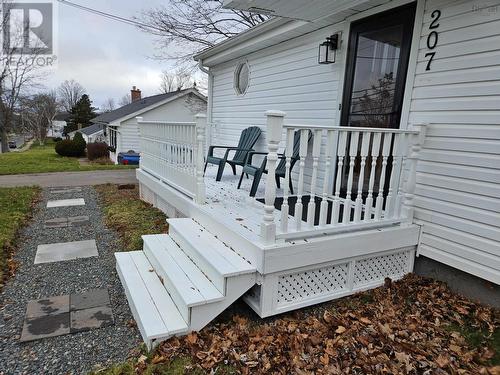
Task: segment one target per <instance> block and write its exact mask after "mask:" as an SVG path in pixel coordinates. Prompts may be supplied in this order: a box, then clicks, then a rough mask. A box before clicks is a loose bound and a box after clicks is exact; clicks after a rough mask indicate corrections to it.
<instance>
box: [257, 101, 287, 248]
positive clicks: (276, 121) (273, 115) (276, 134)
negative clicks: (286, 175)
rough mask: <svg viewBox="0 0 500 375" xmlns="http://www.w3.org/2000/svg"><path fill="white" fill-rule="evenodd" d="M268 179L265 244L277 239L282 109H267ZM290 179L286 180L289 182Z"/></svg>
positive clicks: (263, 222) (263, 225) (264, 222)
mask: <svg viewBox="0 0 500 375" xmlns="http://www.w3.org/2000/svg"><path fill="white" fill-rule="evenodd" d="M266 116H267V133H266V137H267V150H268V154H267V180H266V192H265V200H264V201H265V204H264V220H263V221H262V224H261V237H262V240H263V242H264V243H265V244H272V243H274V242H275V240H276V223H275V222H274V200H275V198H276V180H275V172H276V162H277V160H278V147H279V144H280V141H281V135H282V132H283V119H284V117H285V113H284V112H281V111H267V112H266ZM287 183H288V181H285V184H287Z"/></svg>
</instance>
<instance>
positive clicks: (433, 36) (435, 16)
mask: <svg viewBox="0 0 500 375" xmlns="http://www.w3.org/2000/svg"><path fill="white" fill-rule="evenodd" d="M440 17H441V11H440V10H437V9H436V10H435V11H433V12H432V13H431V18H432V22H431V24H430V25H429V30H431V32H430V33H429V35H427V49H428V50H430V51H431V52H427V53H426V54H425V57H428V58H429V60H428V61H427V68H425V70H431V63H432V60H434V56H436V51H434V49H435V48H436V46H437V44H438V39H439V34H438V32H437V31H436V29H437V28H439V23H438V21H439V18H440Z"/></svg>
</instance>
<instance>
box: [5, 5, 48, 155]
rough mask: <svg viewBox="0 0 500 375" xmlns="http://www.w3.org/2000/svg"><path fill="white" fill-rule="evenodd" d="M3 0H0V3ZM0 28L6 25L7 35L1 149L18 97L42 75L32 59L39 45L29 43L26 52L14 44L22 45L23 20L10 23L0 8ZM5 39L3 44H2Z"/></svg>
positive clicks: (6, 14) (13, 123)
mask: <svg viewBox="0 0 500 375" xmlns="http://www.w3.org/2000/svg"><path fill="white" fill-rule="evenodd" d="M4 3H7V1H0V5H2V4H4ZM0 17H1V19H0V28H1V30H0V31H1V32H3V31H4V30H5V29H6V28H8V29H7V32H8V35H9V39H8V40H7V42H5V41H4V46H3V53H2V57H1V60H0V137H1V146H2V147H1V149H2V152H8V151H9V148H8V133H9V132H10V131H12V130H14V127H15V125H16V121H14V120H15V117H16V116H15V112H16V109H17V107H18V106H19V102H20V98H21V96H22V94H23V93H24V92H27V91H29V90H30V89H35V88H37V87H38V86H39V80H40V78H41V77H42V72H41V71H40V68H41V67H40V66H39V65H38V64H37V63H35V61H37V58H38V57H39V56H40V51H41V50H42V47H41V45H40V46H38V45H35V46H31V47H32V48H31V50H30V52H29V53H27V52H25V49H24V48H17V47H15V46H18V45H24V44H23V41H24V40H25V38H24V31H25V30H24V24H23V22H19V23H15V24H13V23H12V22H10V13H9V12H8V11H7V12H2V14H1V15H0ZM5 43H7V45H6V44H5Z"/></svg>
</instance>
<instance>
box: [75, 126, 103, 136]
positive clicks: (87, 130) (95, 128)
mask: <svg viewBox="0 0 500 375" xmlns="http://www.w3.org/2000/svg"><path fill="white" fill-rule="evenodd" d="M101 130H104V124H94V125H90V126H87V127H85V128H81V129H80V130H77V131H78V132H80V133H82V134H85V135H92V134H95V133H97V132H100V131H101Z"/></svg>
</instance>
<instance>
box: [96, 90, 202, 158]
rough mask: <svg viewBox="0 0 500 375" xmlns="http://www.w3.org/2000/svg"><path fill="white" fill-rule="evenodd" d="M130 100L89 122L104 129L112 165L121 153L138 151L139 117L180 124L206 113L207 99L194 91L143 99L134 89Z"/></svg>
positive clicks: (176, 92)
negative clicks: (167, 120)
mask: <svg viewBox="0 0 500 375" xmlns="http://www.w3.org/2000/svg"><path fill="white" fill-rule="evenodd" d="M131 98H132V103H130V104H127V105H125V106H122V107H120V108H117V109H115V110H113V111H110V112H106V113H103V114H101V115H99V116H97V117H95V118H94V119H92V120H91V121H92V122H93V123H94V124H100V125H104V126H105V128H106V129H105V134H106V142H107V143H108V145H109V146H110V147H111V149H112V150H114V151H112V152H110V158H111V160H113V161H114V162H115V163H118V154H119V153H121V152H123V153H126V152H129V151H132V152H135V153H140V152H141V148H140V142H139V126H138V124H137V119H136V118H137V117H138V116H142V117H143V118H144V119H147V120H151V121H155V120H162V119H165V118H168V119H171V120H172V121H175V122H179V123H182V122H189V121H191V120H192V118H193V116H194V115H195V114H196V113H198V112H204V111H206V107H207V104H206V102H207V100H206V97H205V96H204V95H203V94H201V93H200V92H199V91H198V90H196V89H195V88H190V89H184V90H177V91H173V92H169V93H165V94H159V95H153V96H148V97H145V98H142V97H141V91H140V90H138V89H137V88H136V87H135V86H134V87H133V89H132V90H131Z"/></svg>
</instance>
